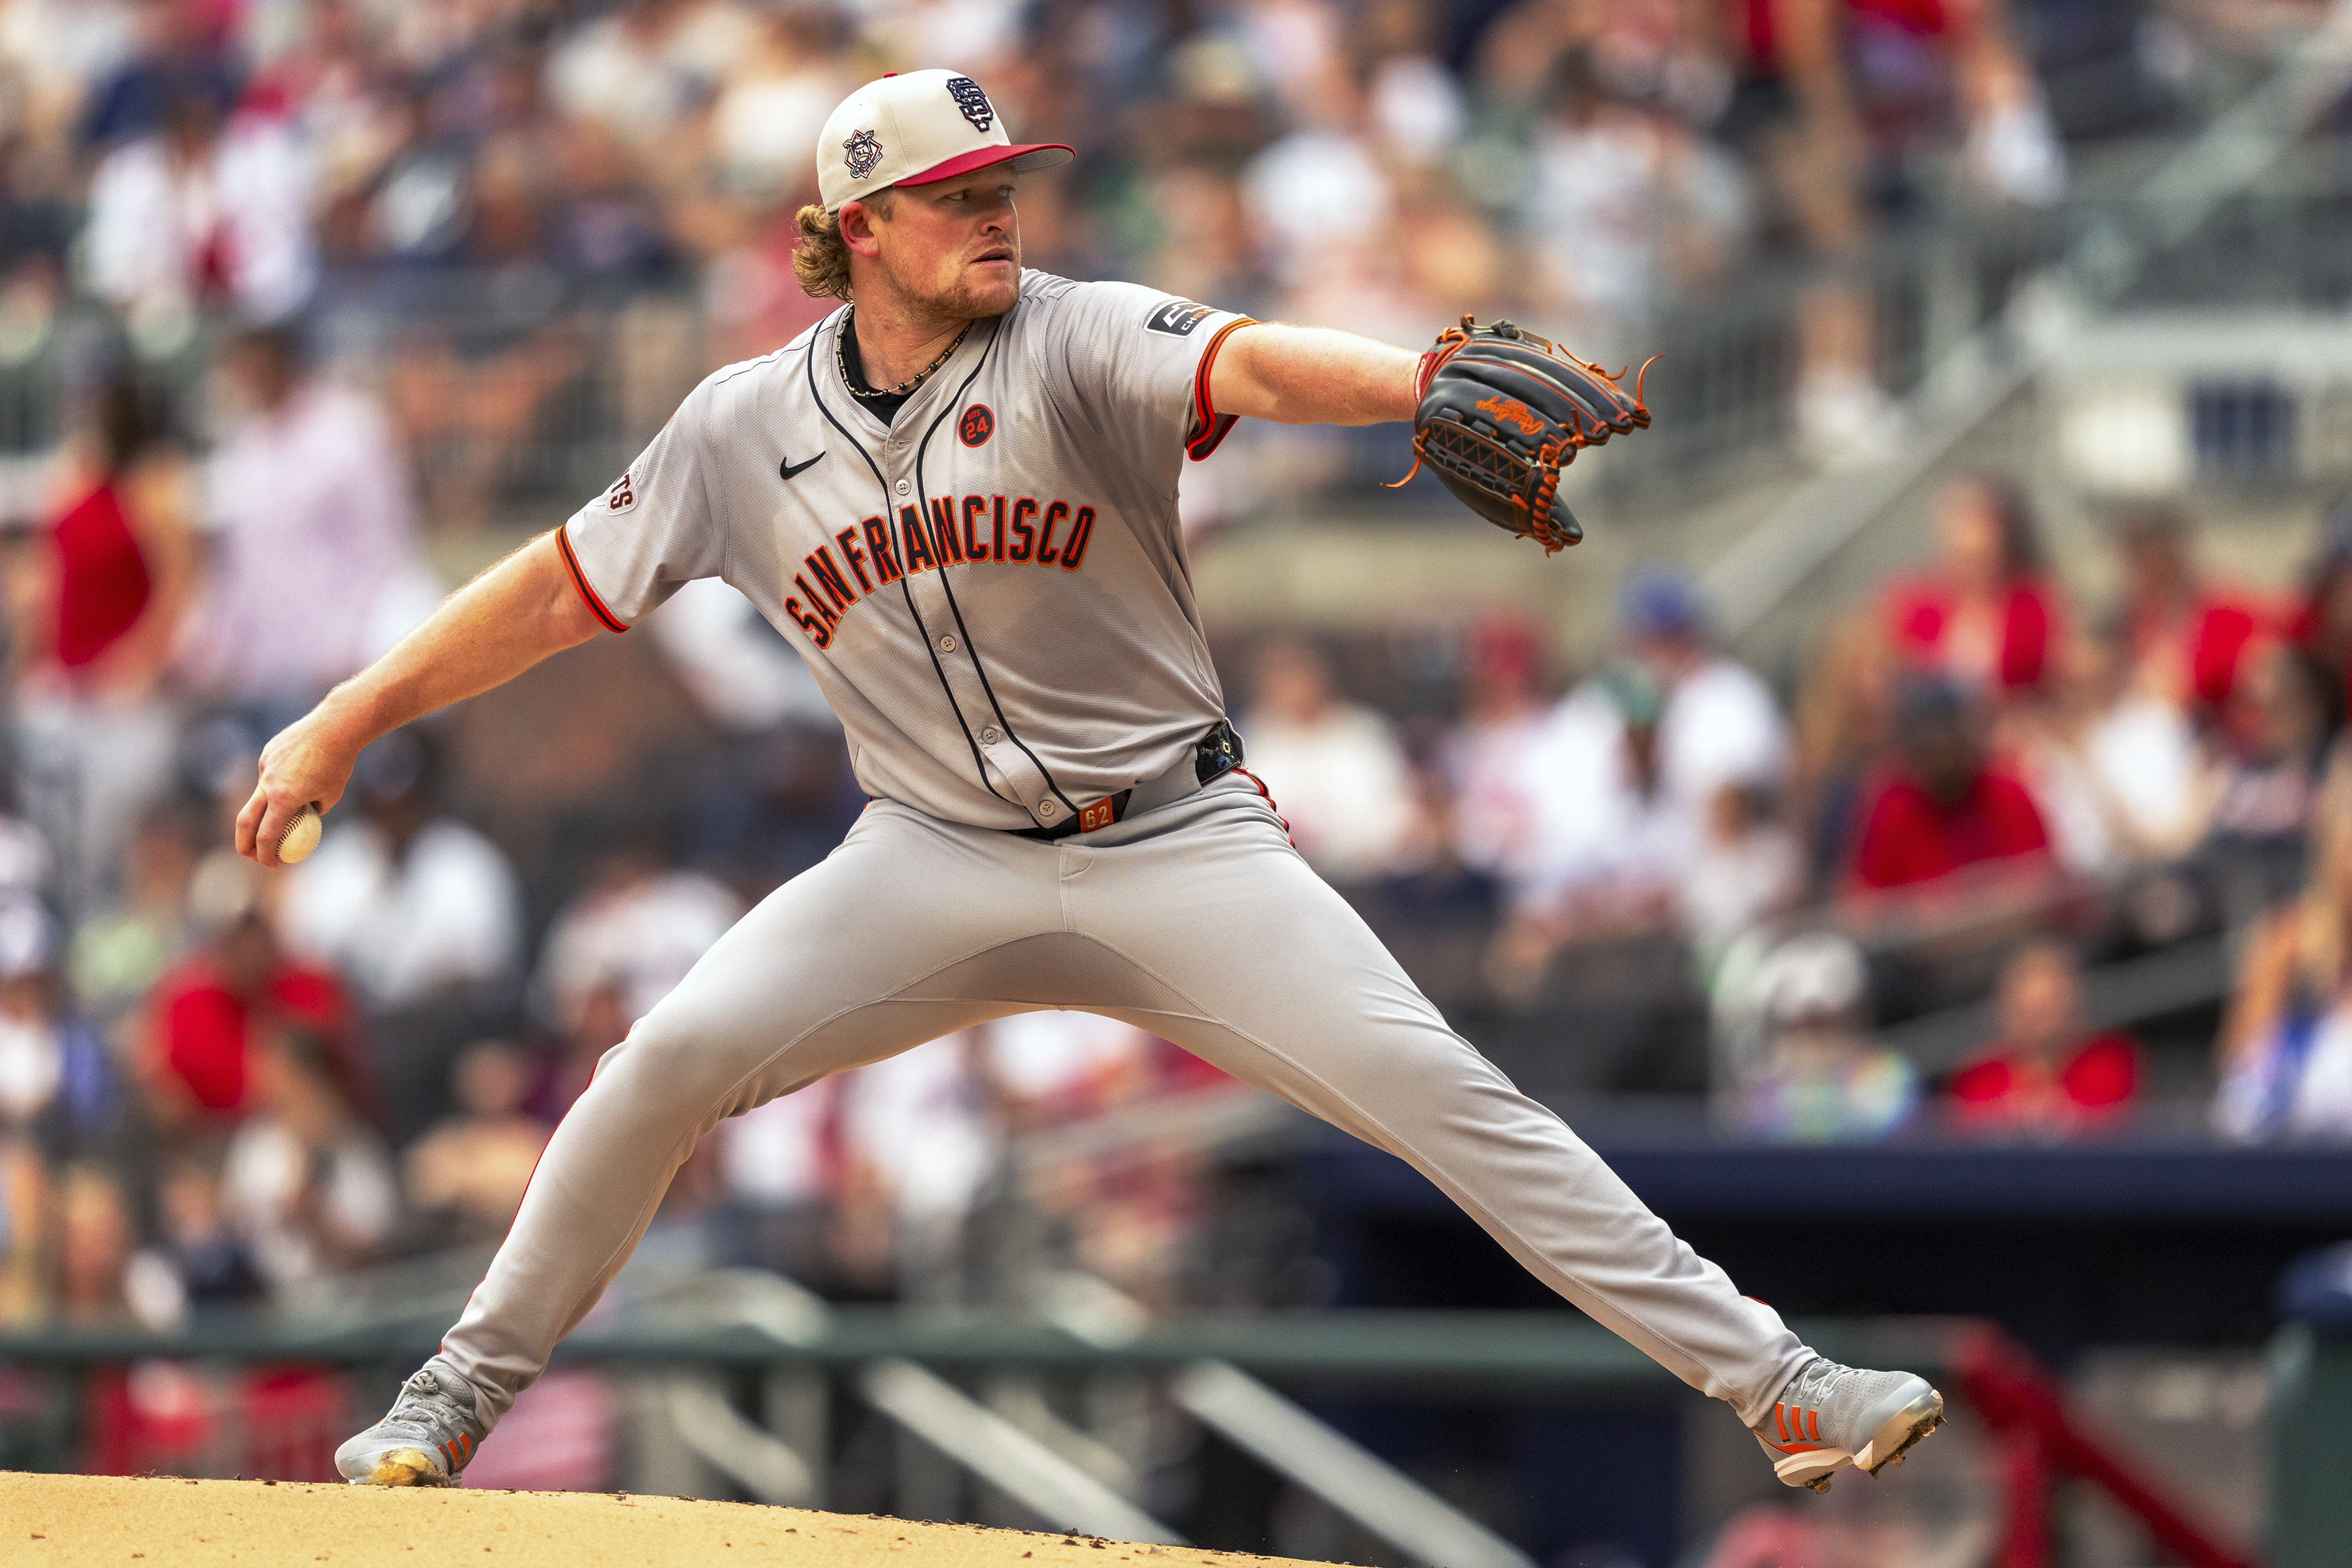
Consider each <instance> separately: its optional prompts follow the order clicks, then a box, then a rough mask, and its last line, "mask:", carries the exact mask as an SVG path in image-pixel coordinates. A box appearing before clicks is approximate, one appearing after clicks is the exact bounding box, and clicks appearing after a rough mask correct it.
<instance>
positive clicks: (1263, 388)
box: [1209, 321, 1421, 425]
mask: <svg viewBox="0 0 2352 1568" xmlns="http://www.w3.org/2000/svg"><path fill="white" fill-rule="evenodd" d="M1420 369H1421V356H1420V355H1419V354H1417V353H1412V351H1410V350H1407V349H1400V348H1392V347H1391V346H1390V345H1389V344H1387V343H1382V342H1374V341H1372V340H1371V339H1370V338H1360V337H1358V336H1357V335H1356V334H1355V333H1353V332H1341V331H1332V330H1331V329H1329V328H1328V327H1286V326H1282V325H1280V324H1278V323H1275V322H1270V321H1267V322H1257V323H1255V324H1253V325H1250V326H1246V327H1243V328H1241V329H1239V330H1238V331H1235V332H1234V334H1233V336H1232V337H1230V338H1228V339H1227V340H1225V342H1224V344H1223V347H1222V348H1220V349H1219V350H1218V351H1217V357H1216V359H1215V360H1214V361H1213V363H1211V364H1210V366H1209V401H1210V403H1211V404H1212V405H1214V406H1215V408H1216V410H1217V412H1218V413H1220V414H1243V415H1248V416H1253V417H1255V418H1259V419H1272V420H1275V421H1276V422H1277V423H1280V424H1284V425H1379V424H1383V423H1385V422H1387V421H1389V420H1392V419H1410V418H1412V415H1413V409H1414V407H1415V406H1416V405H1417V404H1418V402H1419V399H1418V398H1416V397H1415V396H1414V394H1413V383H1414V381H1415V379H1416V378H1417V375H1418V374H1419V371H1420Z"/></svg>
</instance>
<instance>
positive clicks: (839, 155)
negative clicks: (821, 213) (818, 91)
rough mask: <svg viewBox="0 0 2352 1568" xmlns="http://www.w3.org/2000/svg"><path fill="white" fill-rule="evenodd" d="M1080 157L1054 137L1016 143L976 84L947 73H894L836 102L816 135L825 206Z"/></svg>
mask: <svg viewBox="0 0 2352 1568" xmlns="http://www.w3.org/2000/svg"><path fill="white" fill-rule="evenodd" d="M1076 156H1077V153H1076V150H1075V149H1073V148H1069V147H1066V146H1064V145H1063V144H1062V143H1060V142H1021V143H1018V144H1015V143H1014V142H1013V139H1012V138H1011V137H1009V136H1007V135H1006V134H1005V133H1004V123H1003V121H1002V120H1000V119H999V118H998V117H997V113H996V106H995V105H994V104H992V103H991V102H989V101H988V94H986V93H984V92H982V91H981V89H980V83H978V82H976V81H974V80H972V79H971V78H970V77H968V76H963V75H961V74H959V73H958V72H955V71H950V70H925V71H906V72H903V73H901V72H894V73H892V74H891V75H889V76H886V77H883V78H881V79H878V80H875V81H869V82H867V83H866V85H865V86H864V87H861V88H859V89H857V90H856V92H853V93H851V94H850V95H849V96H848V97H847V98H845V99H843V100H841V107H840V108H838V109H836V110H834V111H833V114H832V116H831V118H829V119H827V120H826V121H825V122H824V132H823V133H822V134H820V135H819V136H818V137H817V139H816V185H817V192H818V194H819V195H821V196H822V197H823V198H824V210H825V211H827V212H839V211H840V210H841V204H842V203H844V202H846V201H854V200H856V198H858V197H860V196H870V195H873V194H874V193H875V192H877V191H878V190H882V189H884V188H886V187H887V186H890V185H928V184H935V183H936V182H938V181H940V180H951V179H953V178H955V177H956V176H957V175H958V174H970V173H971V171H972V170H974V169H985V168H987V167H988V166H989V165H990V164H992V163H1003V162H1005V161H1006V160H1007V159H1010V160H1012V163H1013V167H1014V168H1015V169H1017V170H1019V171H1020V172H1022V173H1023V174H1027V173H1028V172H1029V171H1030V170H1032V169H1050V168H1052V167H1053V166H1054V165H1055V164H1056V163H1068V162H1069V161H1070V160H1071V159H1073V158H1075V157H1076Z"/></svg>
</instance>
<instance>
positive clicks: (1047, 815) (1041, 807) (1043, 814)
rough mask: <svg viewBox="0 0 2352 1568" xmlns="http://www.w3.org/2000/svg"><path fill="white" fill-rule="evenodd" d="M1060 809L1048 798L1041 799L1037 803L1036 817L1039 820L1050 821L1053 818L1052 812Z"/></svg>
mask: <svg viewBox="0 0 2352 1568" xmlns="http://www.w3.org/2000/svg"><path fill="white" fill-rule="evenodd" d="M1061 809H1062V808H1061V807H1060V806H1058V805H1055V804H1054V803H1053V802H1052V801H1050V800H1041V801H1039V802H1038V803H1037V819H1038V820H1039V821H1040V822H1051V821H1053V820H1054V814H1055V812H1057V811H1059V810H1061Z"/></svg>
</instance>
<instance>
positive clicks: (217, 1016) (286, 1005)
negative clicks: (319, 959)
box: [144, 878, 373, 1124]
mask: <svg viewBox="0 0 2352 1568" xmlns="http://www.w3.org/2000/svg"><path fill="white" fill-rule="evenodd" d="M225 880H226V879H225V878H221V879H215V881H225ZM203 891H204V890H203V889H200V890H199V892H200V897H201V896H202V893H203ZM243 892H244V897H243V898H241V899H230V898H229V895H227V894H225V893H223V892H221V891H220V890H219V889H217V888H216V889H214V890H213V897H214V898H215V900H227V901H228V902H230V903H231V904H233V905H234V907H229V908H216V909H215V910H214V911H212V912H214V913H215V917H216V918H218V919H219V920H220V925H219V929H218V931H216V933H215V935H214V936H213V937H212V939H211V940H210V941H208V942H205V944H204V945H203V946H201V947H199V948H197V949H196V951H195V952H192V953H190V954H189V955H188V956H187V957H186V958H185V959H183V960H182V961H181V962H180V963H177V964H175V965H173V967H172V968H171V969H169V970H167V971H165V972H164V973H163V977H162V978H161V979H159V980H157V981H156V983H155V989H154V991H153V993H152V994H151V995H150V996H149V998H148V1004H147V1025H146V1051H145V1063H144V1065H145V1068H146V1072H145V1079H146V1082H147V1086H148V1089H149V1093H150V1095H151V1097H152V1100H153V1101H154V1103H155V1107H156V1109H157V1110H158V1111H159V1112H160V1113H161V1114H162V1115H163V1117H164V1118H165V1119H166V1120H168V1121H183V1122H187V1121H197V1122H202V1121H213V1122H214V1123H215V1124H218V1123H219V1122H220V1121H229V1120H234V1119H236V1118H237V1117H240V1116H243V1115H244V1114H245V1113H246V1112H247V1111H249V1110H252V1109H253V1105H254V1099H255V1095H256V1092H257V1083H256V1081H255V1074H254V1072H253V1070H252V1068H253V1060H254V1054H255V1050H256V1048H257V1039H256V1037H257V1034H258V1033H259V1032H260V1031H263V1030H265V1029H268V1028H269V1027H272V1026H299V1027H301V1028H304V1029H307V1030H310V1031H311V1032H312V1033H314V1034H316V1035H318V1036H320V1037H323V1038H325V1039H327V1040H328V1041H330V1042H331V1046H332V1054H333V1056H334V1058H335V1060H336V1063H337V1068H338V1072H339V1075H340V1076H341V1079H342V1083H343V1087H344V1090H345V1093H346V1095H347V1096H348V1097H349V1098H351V1099H352V1100H353V1101H354V1102H355V1103H359V1104H362V1105H368V1104H372V1102H373V1097H372V1096H371V1095H369V1094H367V1093H366V1092H365V1091H366V1090H367V1089H370V1088H371V1087H372V1085H373V1075H372V1074H370V1073H368V1072H367V1071H366V1069H365V1067H364V1065H363V1063H362V1059H361V1058H360V1056H359V1054H358V1050H357V1044H358V1042H357V1039H356V1037H355V1031H354V1030H353V1028H352V1008H351V1005H350V1003H349V1001H348V999H347V998H346V997H345V995H344V994H343V988H342V985H341V983H340V982H338V981H337V980H336V979H335V977H334V976H333V975H332V974H330V973H325V972H324V971H321V970H316V969H309V968H305V967H303V966H301V965H299V964H297V963H292V962H291V961H289V959H288V958H287V957H286V955H285V954H284V952H281V951H280V950H279V948H278V940H277V938H276V936H275V935H274V934H273V933H272V932H271V931H270V929H269V924H268V921H267V920H265V919H264V918H263V916H262V914H261V911H260V910H259V909H258V908H257V907H256V906H255V904H254V902H253V900H252V896H251V889H249V888H247V889H243Z"/></svg>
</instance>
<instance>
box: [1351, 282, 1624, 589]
mask: <svg viewBox="0 0 2352 1568" xmlns="http://www.w3.org/2000/svg"><path fill="white" fill-rule="evenodd" d="M1651 363H1655V362H1654V360H1653V361H1652V362H1651ZM1649 368H1650V365H1649V364H1648V363H1645V364H1643V366H1642V370H1643V373H1644V374H1646V373H1647V372H1648V371H1649ZM1624 378H1625V373H1624V372H1623V371H1622V370H1621V371H1619V372H1618V373H1617V374H1615V375H1612V374H1609V373H1608V372H1607V371H1605V370H1602V369H1601V367H1600V366H1599V365H1597V364H1593V363H1591V362H1590V361H1587V360H1580V359H1579V358H1577V357H1576V356H1575V355H1574V354H1572V353H1569V352H1568V351H1567V350H1566V349H1563V348H1561V347H1560V346H1559V344H1557V343H1554V342H1550V341H1549V339H1545V338H1539V337H1538V336H1536V335H1535V334H1534V333H1533V332H1529V331H1521V330H1520V329H1519V328H1517V327H1515V326H1513V325H1512V324H1511V323H1510V322H1508V321H1496V323H1495V324H1494V325H1492V326H1488V327H1482V326H1480V325H1478V323H1477V321H1475V320H1474V319H1473V318H1471V317H1469V316H1465V317H1463V318H1462V324H1461V325H1460V326H1458V327H1448V328H1446V329H1445V330H1444V331H1442V332H1440V333H1438V334H1437V346H1436V347H1435V348H1433V349H1432V350H1431V351H1430V352H1429V353H1425V354H1423V355H1422V356H1421V375H1420V383H1419V384H1420V388H1421V406H1420V407H1419V408H1417V409H1415V410H1414V412H1413V417H1412V454H1413V464H1412V472H1410V473H1407V474H1406V475H1405V477H1404V479H1399V480H1397V481H1396V485H1402V484H1403V483H1405V482H1406V480H1408V479H1412V476H1413V474H1417V473H1419V472H1420V471H1421V468H1422V465H1423V464H1424V463H1426V464H1428V465H1429V467H1430V468H1432V469H1433V470H1434V471H1435V472H1436V474H1437V477H1438V479H1439V480H1440V481H1441V482H1442V483H1444V486H1445V488H1446V489H1449V490H1452V491H1453V492H1454V494H1455V495H1456V496H1459V497H1460V498H1461V499H1462V500H1463V502H1464V503H1465V505H1467V506H1468V507H1469V508H1470V510H1473V511H1475V512H1476V513H1477V514H1478V515H1479V516H1480V517H1483V518H1485V519H1486V521H1488V522H1491V523H1493V524H1494V525H1495V526H1496V527H1497V528H1501V529H1507V530H1508V531H1510V532H1512V533H1520V534H1525V535H1527V536H1528V537H1529V538H1531V539H1533V540H1535V541H1536V542H1538V543H1539V544H1541V545H1542V546H1543V547H1544V553H1545V554H1547V555H1549V554H1550V553H1552V552H1554V551H1557V550H1559V549H1561V548H1562V547H1564V546H1567V545H1570V544H1574V543H1575V542H1577V541H1579V540H1580V539H1582V538H1583V537H1584V528H1583V525H1582V524H1580V523H1579V522H1578V521H1576V518H1575V516H1574V515H1573V514H1572V513H1571V512H1570V510H1568V508H1567V507H1565V506H1563V505H1562V504H1561V503H1560V500H1559V471H1560V469H1562V468H1566V467H1567V466H1568V465H1569V464H1570V463H1571V462H1574V461H1575V460H1576V454H1577V453H1578V452H1580V451H1581V450H1583V449H1584V448H1585V447H1598V446H1600V445H1601V443H1602V442H1604V441H1606V440H1608V439H1609V437H1612V436H1623V435H1627V434H1630V433H1631V432H1633V431H1635V430H1639V429H1643V428H1645V427H1647V426H1648V425H1649V423H1650V411H1649V409H1648V408H1646V407H1644V406H1643V403H1642V377H1641V376H1639V375H1637V376H1635V377H1634V378H1633V395H1632V396H1631V397H1628V396H1627V395H1625V389H1624V387H1623V386H1622V382H1623V380H1624ZM1396 485H1391V487H1390V488H1391V489H1395V488H1396Z"/></svg>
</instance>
